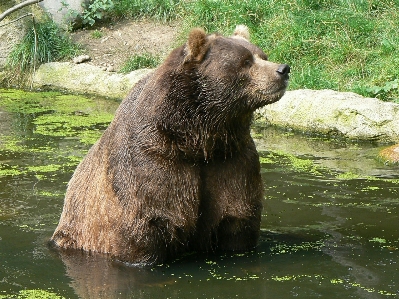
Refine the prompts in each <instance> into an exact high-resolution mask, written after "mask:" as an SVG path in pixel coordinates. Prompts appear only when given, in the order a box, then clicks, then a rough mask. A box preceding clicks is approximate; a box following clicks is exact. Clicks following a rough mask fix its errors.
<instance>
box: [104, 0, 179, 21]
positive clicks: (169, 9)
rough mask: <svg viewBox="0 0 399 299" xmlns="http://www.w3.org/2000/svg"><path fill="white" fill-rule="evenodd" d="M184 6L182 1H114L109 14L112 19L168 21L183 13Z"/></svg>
mask: <svg viewBox="0 0 399 299" xmlns="http://www.w3.org/2000/svg"><path fill="white" fill-rule="evenodd" d="M184 4H185V1H182V0H120V1H116V0H114V6H113V8H112V9H111V11H110V13H111V14H112V15H113V16H114V17H123V18H134V19H138V18H148V17H150V18H153V19H156V20H162V21H170V20H173V19H176V18H177V17H178V15H179V13H181V12H182V11H183V6H184Z"/></svg>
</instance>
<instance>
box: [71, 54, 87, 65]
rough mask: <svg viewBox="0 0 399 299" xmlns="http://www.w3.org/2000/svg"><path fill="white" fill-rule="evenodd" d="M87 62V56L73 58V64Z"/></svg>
mask: <svg viewBox="0 0 399 299" xmlns="http://www.w3.org/2000/svg"><path fill="white" fill-rule="evenodd" d="M89 60H90V56H89V55H80V56H77V57H74V58H73V63H75V64H79V63H82V62H86V61H89Z"/></svg>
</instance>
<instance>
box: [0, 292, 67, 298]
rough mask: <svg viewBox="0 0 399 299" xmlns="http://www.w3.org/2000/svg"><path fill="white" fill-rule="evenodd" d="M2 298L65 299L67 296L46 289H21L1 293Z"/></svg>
mask: <svg viewBox="0 0 399 299" xmlns="http://www.w3.org/2000/svg"><path fill="white" fill-rule="evenodd" d="M0 299H65V297H62V296H59V295H58V294H56V293H54V292H51V291H46V290H21V291H19V293H18V294H15V295H11V294H7V295H4V294H0Z"/></svg>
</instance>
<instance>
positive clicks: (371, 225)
mask: <svg viewBox="0 0 399 299" xmlns="http://www.w3.org/2000/svg"><path fill="white" fill-rule="evenodd" d="M117 105H118V103H115V102H111V101H106V100H95V99H90V98H84V97H77V96H68V95H61V94H57V93H24V92H20V91H13V90H1V89H0V263H1V267H0V298H42V299H43V298H46V299H47V298H279V299H285V298H342V299H344V298H399V229H398V224H399V167H398V166H386V165H384V164H382V163H381V162H379V161H378V160H376V159H375V158H374V157H375V156H376V154H377V153H378V150H379V149H380V147H378V146H377V145H373V144H369V143H366V144H365V143H351V142H344V141H339V140H327V139H326V140H322V139H315V138H312V137H306V136H301V135H293V134H287V133H286V132H281V131H277V130H274V129H272V128H266V129H261V128H257V129H254V132H253V133H254V134H253V135H254V137H256V142H257V144H258V149H259V151H260V153H261V162H262V175H263V179H264V185H265V199H264V213H263V221H262V234H261V240H260V242H259V247H258V248H257V250H256V251H253V252H249V253H246V254H226V255H208V256H199V255H196V254H192V255H188V256H184V257H182V258H181V259H180V260H178V261H174V262H171V263H169V264H167V265H161V266H157V267H154V268H151V269H140V268H132V267H128V266H125V265H123V264H118V263H116V262H112V261H109V260H107V259H105V258H104V257H102V256H86V255H81V254H74V255H60V254H59V253H58V252H55V251H52V250H50V249H49V248H48V247H47V244H46V242H47V240H48V239H49V238H50V236H51V234H52V232H53V230H54V229H55V227H56V224H57V222H58V218H59V215H60V213H61V209H62V204H63V194H64V192H65V189H66V184H67V182H68V180H69V178H70V177H71V175H72V172H73V170H74V169H75V167H76V165H77V163H78V162H79V161H80V159H81V158H82V157H83V156H84V154H85V153H86V151H87V149H88V148H89V147H90V144H92V143H93V142H94V140H96V139H97V138H98V137H99V136H100V134H101V131H102V130H103V129H104V128H105V127H106V126H107V124H108V123H109V121H110V120H111V119H112V114H113V111H114V110H115V109H116V107H117Z"/></svg>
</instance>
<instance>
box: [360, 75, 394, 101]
mask: <svg viewBox="0 0 399 299" xmlns="http://www.w3.org/2000/svg"><path fill="white" fill-rule="evenodd" d="M356 92H358V93H360V94H362V95H364V96H371V97H375V98H378V99H380V100H383V101H393V102H399V79H395V80H392V81H388V82H386V83H385V84H384V85H383V86H377V85H373V86H368V87H364V88H358V89H357V90H356Z"/></svg>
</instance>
